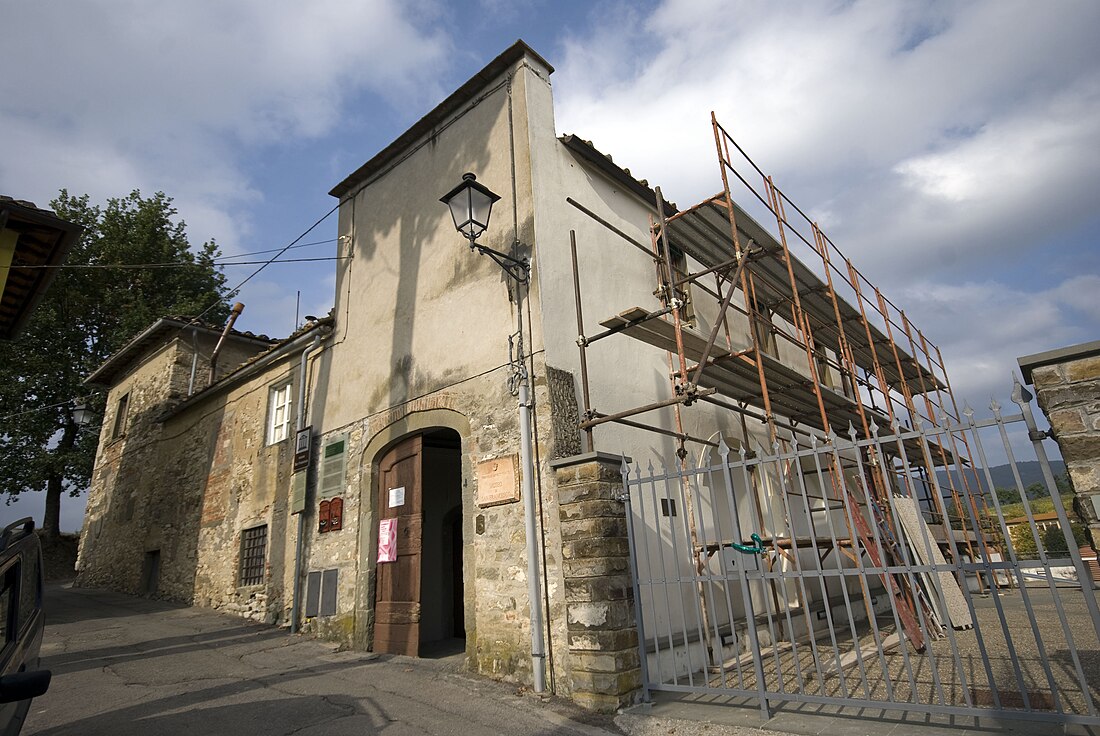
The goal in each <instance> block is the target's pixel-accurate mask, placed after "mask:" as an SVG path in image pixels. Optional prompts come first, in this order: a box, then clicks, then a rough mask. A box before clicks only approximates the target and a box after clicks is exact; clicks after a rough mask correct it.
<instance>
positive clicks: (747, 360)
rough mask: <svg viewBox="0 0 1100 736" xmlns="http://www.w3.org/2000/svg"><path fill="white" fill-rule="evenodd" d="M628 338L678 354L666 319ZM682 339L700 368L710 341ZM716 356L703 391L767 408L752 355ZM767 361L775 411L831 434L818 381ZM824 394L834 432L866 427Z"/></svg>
mask: <svg viewBox="0 0 1100 736" xmlns="http://www.w3.org/2000/svg"><path fill="white" fill-rule="evenodd" d="M648 314H649V312H648V311H646V310H645V309H642V308H641V307H631V308H630V309H627V310H625V311H623V312H620V313H619V314H617V315H615V316H614V317H610V318H608V319H605V320H602V321H601V322H600V325H601V326H602V327H606V328H609V329H610V328H612V327H621V326H622V325H625V324H628V323H630V322H634V321H636V320H639V319H641V318H643V317H645V316H646V315H648ZM622 334H624V335H628V336H630V337H632V338H634V339H635V340H639V341H641V342H644V343H646V344H648V345H652V346H653V347H656V348H660V349H661V350H666V351H668V352H670V353H675V352H676V326H675V325H673V324H672V323H671V322H668V321H666V320H664V319H651V320H648V321H646V322H643V323H641V324H637V325H633V326H631V327H628V328H626V329H625V330H623V331H622ZM680 334H681V335H682V339H683V343H684V354H685V356H686V357H688V358H690V359H691V360H693V361H696V362H698V360H699V359H700V358H701V357H702V356H703V350H704V349H705V348H706V344H707V340H706V338H705V337H703V336H702V335H700V334H699V333H698V332H695V331H694V330H691V329H689V328H686V327H683V328H681V330H680ZM711 355H712V357H713V359H714V363H713V364H712V365H709V366H707V368H706V369H704V370H703V373H702V375H701V376H700V377H699V385H700V386H701V387H703V388H713V389H714V390H715V391H717V392H718V393H719V394H721V395H723V396H726V397H727V398H731V399H734V400H735V401H739V402H740V401H746V402H748V403H749V404H752V405H753V406H755V407H758V408H762V407H763V405H764V404H763V393H762V391H761V388H760V375H759V372H758V371H757V367H756V361H754V360H753V359H752V358H751V357H749V356H748V355H733V354H731V353H730V352H729V351H728V350H726V349H725V348H719V347H718V346H715V347H714V348H712V349H711ZM761 361H762V363H763V365H764V378H765V380H766V381H767V385H768V397H769V399H770V401H771V405H772V411H774V412H775V413H776V414H777V415H779V416H781V417H786V418H788V419H794V420H796V421H798V422H799V423H800V424H805V425H807V426H810V427H814V428H815V429H819V430H821V431H825V425H824V424H823V423H822V421H821V412H820V410H819V409H818V405H817V396H816V395H815V393H814V388H813V380H812V379H811V378H809V377H807V376H805V375H803V374H801V373H799V372H798V371H797V370H795V369H794V368H791V367H790V366H787V365H784V364H783V363H782V362H781V361H779V359H777V358H773V357H772V356H770V355H768V354H767V353H764V354H762V355H761ZM820 390H821V397H822V401H823V403H824V404H825V412H826V415H827V417H828V419H829V424H830V428H831V429H833V430H835V431H836V432H837V433H838V434H841V435H844V434H845V433H846V432H847V431H848V425H849V424H851V425H852V426H855V427H861V426H862V420H861V417H860V413H859V407H858V406H857V405H856V402H855V401H853V400H852V399H849V398H848V397H847V396H844V395H843V394H839V393H837V392H835V391H833V390H832V389H829V388H827V387H825V386H821V387H820ZM864 411H865V412H867V414H868V418H873V419H874V420H875V421H876V422H878V424H879V426H881V427H888V426H889V420H888V419H887V418H886V417H885V416H883V415H881V414H878V413H876V412H874V411H872V410H870V409H865V410H864ZM929 446H930V449H933V448H934V449H935V451H934V452H932V453H931V454H932V461H933V463H934V464H936V465H939V464H942V458H941V457H940V456H939V449H940V448H939V446H938V445H936V444H935V443H933V442H931V441H929ZM905 447H906V452H908V453H910V454H911V455H910V456H911V457H913V458H917V457H921V447H920V442H919V441H918V440H916V439H909V440H906V441H905ZM943 452H944V456H945V457H946V458H947V462H948V463H951V462H953V460H954V456H953V455H952V454H951V452H950V451H949V450H947V449H946V448H945V449H944V451H943Z"/></svg>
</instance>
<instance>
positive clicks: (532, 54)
mask: <svg viewBox="0 0 1100 736" xmlns="http://www.w3.org/2000/svg"><path fill="white" fill-rule="evenodd" d="M524 57H529V58H531V59H533V60H534V61H536V62H538V63H539V64H540V65H542V66H544V67H546V69H547V70H548V71H549V72H550V73H553V71H554V67H552V66H550V63H549V62H548V61H546V59H544V58H542V56H540V55H539V53H538V52H537V51H535V50H534V49H532V48H531V47H530V46H528V45H527V44H526V43H524V41H523V40H522V39H520V40H518V41H516V42H515V43H514V44H512V45H511V46H509V47H508V48H507V49H505V50H504V52H503V53H501V54H500V55H499V56H497V57H496V58H495V59H493V60H492V61H490V62H489V63H488V64H486V65H485V67H484V68H482V69H481V71H479V72H478V73H477V74H475V75H474V76H472V77H470V79H468V80H467V81H466V83H465V84H463V85H462V86H461V87H459V88H458V89H457V90H455V91H454V92H453V93H451V94H450V95H449V96H448V97H447V98H446V99H445V100H443V102H441V103H439V104H438V105H436V106H435V107H434V108H433V109H432V111H431V112H429V113H428V114H427V115H425V116H424V117H422V118H420V120H418V121H417V122H416V123H414V124H413V126H412V127H411V128H409V129H408V130H406V131H405V132H404V133H402V134H401V135H400V136H398V137H397V138H396V139H395V140H394V141H393V142H392V143H390V144H389V145H388V146H386V147H385V148H383V149H382V150H381V151H379V152H378V153H376V154H375V155H374V156H373V157H372V158H371V159H370V160H368V161H367V162H366V163H365V164H363V165H362V166H360V167H359V168H358V169H356V170H355V171H354V172H352V173H351V174H350V175H349V176H347V177H346V178H345V179H344V180H343V181H342V182H340V183H339V184H337V185H336V186H334V187H333V188H332V190H331V191H329V194H330V195H332V196H333V197H337V198H339V199H342V198H344V196H346V195H347V194H348V193H350V192H352V191H353V190H355V189H357V188H358V186H359V185H360V184H362V183H363V182H365V181H367V180H368V179H370V178H371V177H372V176H373V175H374V174H376V173H377V172H378V171H380V170H381V169H383V168H384V167H385V166H386V164H388V163H389V162H391V161H393V160H394V159H395V158H397V157H398V156H399V155H400V154H401V153H403V152H404V151H405V150H406V149H408V148H409V147H411V146H412V145H413V144H414V143H416V141H418V140H419V139H421V138H423V137H424V136H425V135H428V134H429V133H431V131H432V130H433V129H434V128H435V127H436V126H438V125H439V124H440V123H442V122H443V121H445V120H446V119H447V118H449V117H450V116H451V115H453V114H454V113H455V112H457V111H458V110H459V108H461V107H462V106H463V105H464V104H466V103H467V102H469V101H470V100H472V99H473V98H474V97H475V96H476V95H477V94H478V93H479V92H481V91H482V90H483V89H484V88H485V87H486V86H487V85H488V84H489V83H490V82H492V81H493V80H494V79H496V78H497V77H499V76H500V75H501V74H503V73H504V72H506V71H507V70H508V69H509V68H510V67H511V66H512V65H513V64H515V63H516V62H517V61H519V60H520V59H523V58H524Z"/></svg>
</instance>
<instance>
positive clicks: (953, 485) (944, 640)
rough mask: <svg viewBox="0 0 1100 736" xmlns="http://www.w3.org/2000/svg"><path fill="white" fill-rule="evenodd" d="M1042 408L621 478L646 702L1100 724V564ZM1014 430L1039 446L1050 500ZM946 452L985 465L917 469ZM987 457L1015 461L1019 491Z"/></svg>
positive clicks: (636, 471)
mask: <svg viewBox="0 0 1100 736" xmlns="http://www.w3.org/2000/svg"><path fill="white" fill-rule="evenodd" d="M1029 399H1030V397H1029V396H1027V394H1026V393H1025V392H1024V391H1023V389H1022V388H1021V387H1020V386H1019V384H1017V386H1016V393H1015V394H1014V400H1015V401H1016V402H1017V404H1018V406H1019V408H1020V413H1018V414H1013V415H1004V414H1002V413H1001V411H1000V407H999V406H997V405H996V404H995V403H994V404H993V405H992V406H991V409H992V417H991V418H989V419H984V420H977V419H975V418H974V415H973V412H972V411H970V410H967V411H966V412H964V418H963V420H962V421H961V423H960V424H955V425H948V426H945V427H935V428H929V427H922V426H918V427H915V428H907V427H898V426H894V427H890V428H876V427H873V426H872V428H871V436H870V437H867V438H863V439H860V438H858V437H857V435H856V432H855V430H852V431H851V432H850V433H849V434H848V436H847V437H841V436H837V435H836V434H830V435H828V436H826V437H824V438H823V439H821V440H820V441H819V440H816V439H813V438H810V439H807V440H805V441H804V442H802V443H801V444H800V443H799V441H798V439H797V438H796V437H794V436H793V433H792V437H791V438H790V439H788V440H787V441H786V442H783V443H780V442H776V443H774V444H773V445H772V447H770V448H760V447H757V448H754V449H753V448H748V447H744V446H739V447H737V448H736V449H731V448H730V447H729V446H728V445H727V443H726V441H725V439H723V440H722V441H721V442H720V444H719V448H718V452H717V457H715V456H714V453H712V452H710V451H707V452H705V453H704V454H703V455H702V456H700V457H698V458H693V457H690V456H689V457H685V458H683V459H682V460H678V461H676V462H675V465H674V467H669V466H667V465H666V466H662V467H660V468H654V466H653V464H652V463H650V464H648V466H647V467H646V468H642V467H640V466H639V465H638V464H635V465H634V466H633V467H632V468H631V467H628V466H627V465H626V464H625V463H624V465H623V468H622V471H623V482H624V488H625V489H626V493H625V494H624V495H625V497H626V501H627V504H628V515H627V516H628V519H629V520H630V524H629V537H630V552H631V556H632V557H631V560H632V564H633V569H634V573H635V575H634V578H635V590H634V597H635V605H636V611H637V618H638V625H639V639H640V640H641V642H642V643H641V648H642V656H641V661H642V668H643V669H642V675H643V680H644V683H645V688H646V697H647V699H648V696H649V691H651V690H664V691H673V692H682V693H708V694H723V695H728V696H742V697H744V698H749V699H754V700H755V701H756V702H757V703H758V705H759V708H760V710H761V712H762V715H763V716H764V717H769V715H770V713H771V708H772V707H773V705H774V704H775V703H777V702H781V701H796V702H809V703H826V704H833V705H838V706H856V707H867V706H871V707H876V708H886V709H898V710H904V711H917V712H928V713H944V714H956V715H971V716H974V715H995V714H1001V715H1006V716H1009V717H1013V718H1028V719H1036V720H1052V721H1061V722H1073V723H1086V724H1100V713H1098V711H1097V689H1098V688H1100V610H1098V607H1097V601H1096V593H1095V586H1094V583H1093V580H1092V577H1091V574H1090V571H1089V565H1088V562H1087V558H1088V555H1089V554H1090V553H1089V552H1088V548H1087V547H1085V548H1084V551H1085V559H1083V558H1082V553H1081V551H1079V549H1078V548H1079V546H1082V545H1084V544H1087V542H1082V541H1081V539H1080V538H1079V537H1078V536H1075V534H1078V533H1079V530H1077V529H1075V527H1074V525H1071V523H1070V518H1071V517H1072V510H1068V509H1067V506H1068V505H1069V504H1068V498H1069V496H1068V495H1067V496H1066V499H1063V497H1062V495H1061V492H1060V490H1061V491H1062V492H1064V491H1065V489H1064V488H1062V489H1060V488H1059V484H1058V482H1056V479H1055V477H1054V474H1053V473H1052V472H1051V468H1050V463H1049V461H1048V459H1047V456H1046V452H1045V450H1044V448H1043V446H1042V441H1043V439H1044V437H1045V433H1040V432H1039V431H1038V429H1037V427H1036V426H1035V421H1034V418H1033V416H1032V412H1031V407H1030V404H1029ZM1025 432H1026V435H1025ZM1013 435H1015V436H1016V438H1017V440H1018V441H1019V440H1020V438H1021V437H1026V439H1023V440H1022V443H1023V444H1024V445H1025V446H1027V445H1029V446H1030V447H1031V448H1033V449H1034V452H1035V462H1037V463H1038V469H1039V470H1041V481H1040V483H1039V485H1038V486H1036V485H1034V484H1028V485H1025V481H1024V478H1023V476H1022V475H1021V472H1022V471H1024V470H1032V471H1034V470H1035V469H1036V466H1035V465H1032V464H1030V463H1027V464H1025V463H1024V462H1023V461H1022V460H1021V461H1018V460H1017V458H1016V457H1015V455H1014V452H1013V444H1012V441H1011V440H1012V437H1013ZM948 441H950V442H952V443H954V442H963V441H965V442H967V443H968V445H969V447H970V449H971V451H972V452H973V453H974V455H975V460H974V467H971V466H969V465H968V464H967V463H965V462H962V461H959V462H958V463H957V464H954V465H946V466H941V467H940V468H938V469H935V470H928V468H934V467H935V465H934V464H933V463H929V464H927V465H924V466H922V464H921V463H920V462H919V460H918V459H916V458H914V455H919V456H923V457H925V458H929V457H931V456H932V454H933V448H937V447H942V446H944V445H945V444H947V443H948ZM987 455H990V456H992V455H995V456H996V459H997V460H1000V459H1001V457H1002V456H1003V458H1004V459H1005V465H1006V467H1007V470H1008V471H1010V474H1011V480H1010V481H1009V482H1008V484H1007V485H1006V484H1005V482H1004V481H998V480H997V479H995V478H994V477H993V475H992V473H991V471H990V468H989V464H988V463H987V462H986V459H987ZM914 460H916V461H914ZM997 464H998V465H999V463H997ZM1002 470H1004V469H1002ZM883 479H885V480H886V482H885V485H884V486H883ZM875 487H887V488H891V489H892V492H890V493H885V494H881V493H874V492H872V490H871V489H873V488H875ZM998 487H1000V491H997V490H994V489H997V488H998ZM958 488H966V489H968V490H967V491H966V492H959V491H957V490H956V489H958ZM1029 489H1030V491H1029ZM1016 495H1018V496H1019V500H1016V499H1015V496H1016ZM1048 509H1049V510H1048ZM1093 557H1095V555H1093ZM1093 566H1095V563H1093Z"/></svg>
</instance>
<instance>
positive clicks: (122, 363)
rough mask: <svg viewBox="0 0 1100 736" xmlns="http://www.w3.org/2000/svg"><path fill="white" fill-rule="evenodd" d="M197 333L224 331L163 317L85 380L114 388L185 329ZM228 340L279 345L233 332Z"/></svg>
mask: <svg viewBox="0 0 1100 736" xmlns="http://www.w3.org/2000/svg"><path fill="white" fill-rule="evenodd" d="M185 328H186V329H188V330H191V329H194V330H195V331H196V332H199V333H201V334H204V335H210V336H213V337H220V336H221V333H222V330H223V329H224V328H223V327H218V326H216V325H210V324H205V323H202V322H196V321H195V320H194V319H192V318H191V317H161V318H160V319H158V320H157V321H156V322H154V323H153V324H151V325H149V327H147V328H146V329H145V330H144V331H143V332H141V333H140V334H139V335H137V336H136V337H134V338H133V339H132V340H130V342H128V343H126V344H125V345H124V346H123V347H122V348H121V349H120V350H118V351H117V352H115V354H114V355H112V356H111V357H110V358H108V359H107V360H106V361H104V363H103V365H101V366H99V367H98V368H96V369H95V370H94V371H93V372H92V374H91V375H90V376H88V377H87V378H85V379H84V383H85V385H88V386H111V385H113V384H114V383H115V382H116V380H117V379H118V378H119V377H120V376H121V375H122V374H124V373H125V372H126V370H127V369H128V368H129V367H130V366H131V365H133V364H134V363H135V362H136V361H138V360H140V359H141V358H142V357H143V356H144V355H146V354H147V353H148V352H149V351H150V350H152V349H154V348H156V347H160V346H161V345H162V344H164V343H165V342H166V341H167V339H168V338H169V337H171V336H174V335H175V334H176V333H178V332H180V331H181V330H183V329H185ZM228 339H231V340H234V341H236V342H239V343H241V342H243V343H247V344H252V345H257V346H262V347H264V348H266V347H268V346H270V345H273V344H276V343H277V341H276V340H274V339H272V338H270V337H268V336H267V335H255V334H253V333H251V332H240V331H238V330H230V331H229V336H228Z"/></svg>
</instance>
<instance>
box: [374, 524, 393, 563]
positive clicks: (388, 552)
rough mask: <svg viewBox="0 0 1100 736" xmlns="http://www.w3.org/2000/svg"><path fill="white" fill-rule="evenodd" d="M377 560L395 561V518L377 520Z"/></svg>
mask: <svg viewBox="0 0 1100 736" xmlns="http://www.w3.org/2000/svg"><path fill="white" fill-rule="evenodd" d="M378 561H379V562H397V519H396V518H393V519H382V521H380V522H378Z"/></svg>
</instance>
